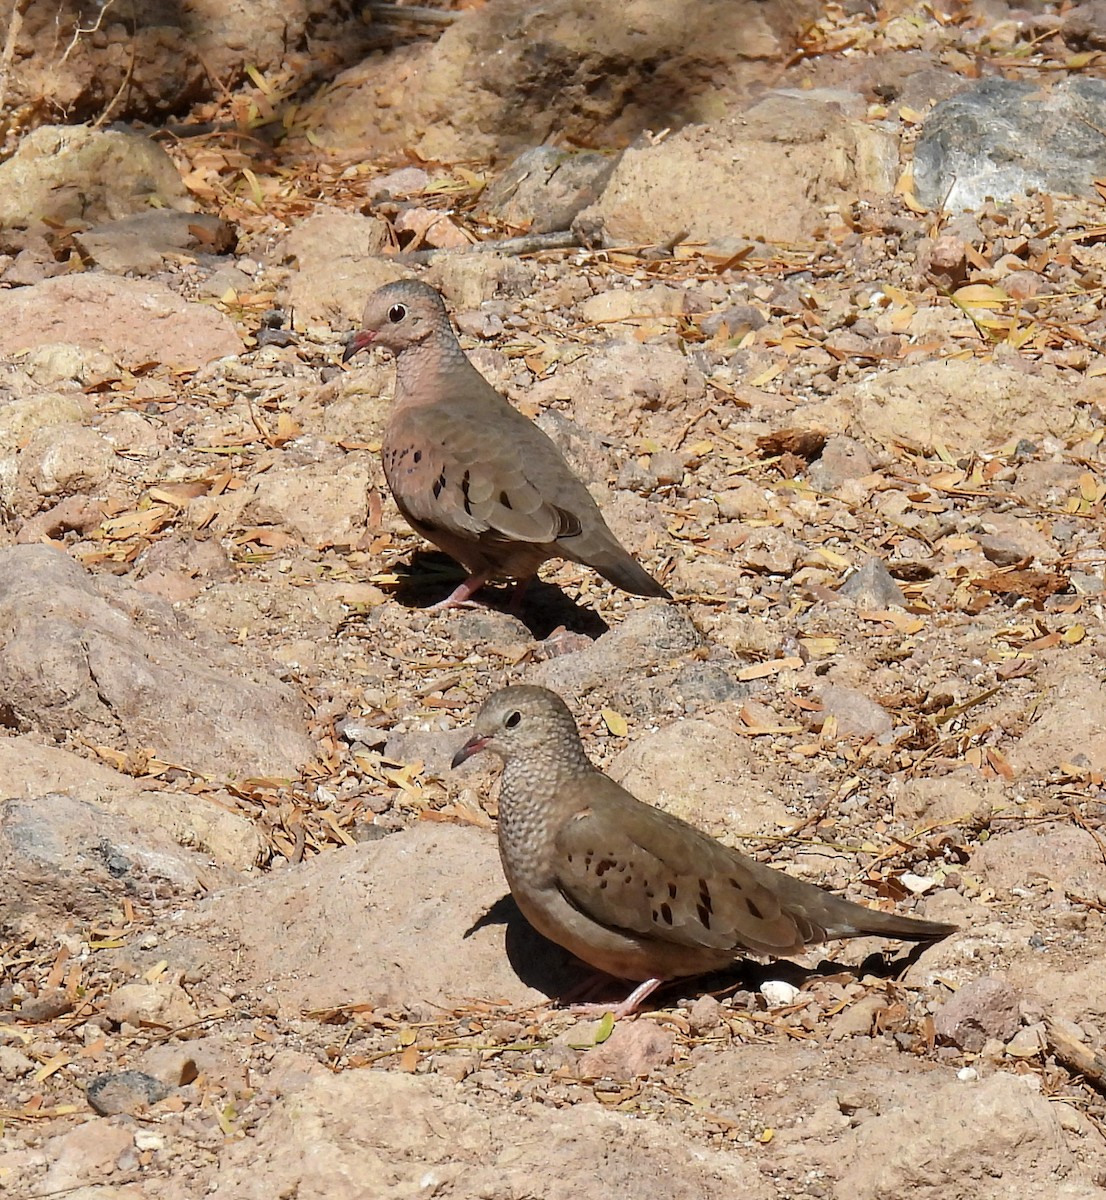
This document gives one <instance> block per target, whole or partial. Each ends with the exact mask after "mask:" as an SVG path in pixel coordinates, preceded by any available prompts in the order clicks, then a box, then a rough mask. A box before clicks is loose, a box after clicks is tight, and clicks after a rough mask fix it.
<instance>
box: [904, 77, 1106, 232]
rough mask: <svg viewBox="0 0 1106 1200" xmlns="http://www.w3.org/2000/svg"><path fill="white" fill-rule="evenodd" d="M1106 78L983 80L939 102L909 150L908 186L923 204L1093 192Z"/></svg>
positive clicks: (1105, 151) (957, 205)
mask: <svg viewBox="0 0 1106 1200" xmlns="http://www.w3.org/2000/svg"><path fill="white" fill-rule="evenodd" d="M1103 129H1106V82H1103V81H1102V80H1099V79H1064V80H1061V81H1060V82H1059V83H1057V84H1056V85H1055V87H1053V88H1051V89H1049V90H1048V91H1042V89H1041V86H1040V84H1038V83H1037V82H1036V81H1032V82H1030V81H1022V80H1014V79H985V80H983V81H982V82H980V83H978V84H976V85H975V86H974V87H972V88H970V89H969V90H967V91H964V92H961V93H960V94H959V95H956V96H953V97H952V98H951V99H949V100H943V101H942V102H941V103H940V104H938V105H937V106H936V107H935V108H934V109H933V111H932V112H931V113H930V114H929V116H928V118H927V119H926V122H925V125H924V126H923V127H922V133H921V136H920V137H919V138H918V143H917V145H916V146H915V148H914V188H915V191H916V192H917V196H918V199H919V200H920V201H921V202H922V203H923V204H925V205H926V206H927V207H929V208H941V207H944V208H947V209H948V210H950V211H951V212H958V211H960V210H962V209H976V208H979V207H981V206H982V205H983V204H984V203H985V201H986V200H987V198H988V197H991V198H992V199H994V200H997V201H999V202H1001V201H1004V200H1012V199H1013V198H1014V197H1015V196H1024V195H1027V194H1028V193H1029V192H1031V191H1041V192H1070V193H1074V194H1076V195H1093V194H1094V192H1093V187H1092V185H1093V182H1094V180H1095V179H1098V178H1101V177H1102V176H1103V175H1104V174H1106V139H1104V138H1103V136H1102V130H1103Z"/></svg>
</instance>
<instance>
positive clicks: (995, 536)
mask: <svg viewBox="0 0 1106 1200" xmlns="http://www.w3.org/2000/svg"><path fill="white" fill-rule="evenodd" d="M979 523H980V527H981V529H982V530H983V532H982V533H980V534H977V535H976V540H977V541H978V542H979V545H980V547H981V548H982V550H983V553H984V555H986V557H987V559H988V560H989V561H990V562H993V563H994V564H995V565H996V566H999V567H1008V566H1013V564H1014V563H1019V562H1023V561H1025V560H1029V561H1030V562H1037V563H1039V564H1040V565H1041V566H1051V565H1052V564H1053V563H1056V562H1059V561H1060V552H1059V551H1058V550H1057V549H1056V546H1055V545H1054V543H1053V542H1052V539H1051V538H1047V537H1045V535H1044V534H1043V533H1041V531H1040V530H1039V529H1036V528H1035V527H1034V526H1033V525H1031V524H1030V523H1029V522H1028V521H1026V520H1023V519H1022V518H1021V517H1016V516H1014V514H1013V513H984V514H983V515H982V516H981V517H980V521H979Z"/></svg>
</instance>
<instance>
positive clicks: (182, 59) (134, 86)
mask: <svg viewBox="0 0 1106 1200" xmlns="http://www.w3.org/2000/svg"><path fill="white" fill-rule="evenodd" d="M22 16H23V21H22V26H21V28H19V30H18V36H17V37H16V38H15V40H14V42H13V48H14V50H15V55H14V63H13V64H12V67H11V69H10V77H9V85H8V91H7V94H6V97H5V100H6V104H7V105H8V106H10V108H11V109H12V111H16V110H18V109H20V108H22V109H23V110H24V111H26V112H27V113H28V114H30V113H34V112H36V111H37V109H41V108H45V109H46V111H47V112H51V113H65V114H66V115H67V116H68V117H69V118H70V119H73V120H88V119H91V118H93V117H98V118H100V119H101V120H102V119H104V118H106V117H107V116H108V115H109V114H110V115H111V117H112V118H113V119H114V120H127V119H130V118H134V117H138V118H143V119H145V120H148V121H151V122H157V123H159V124H161V123H164V121H165V119H166V116H167V115H168V114H170V113H172V112H177V113H182V114H183V113H187V112H188V110H189V109H190V108H191V107H192V106H193V105H194V104H196V103H197V102H198V101H202V100H205V99H211V98H212V97H224V96H225V95H226V94H227V89H228V88H233V87H234V86H235V84H236V83H238V81H240V80H241V79H242V78H243V76H244V74H245V70H246V68H247V67H253V68H254V69H255V70H256V71H258V72H259V73H260V74H261V75H269V74H270V72H279V71H282V70H283V71H290V72H292V74H293V75H294V76H295V77H297V78H302V77H305V75H306V76H307V77H310V66H309V64H311V65H314V66H316V67H317V66H319V65H320V64H323V63H325V64H327V66H326V69H327V70H328V71H332V70H333V69H334V66H335V65H344V64H346V63H349V62H356V61H358V59H359V57H360V55H361V54H363V53H364V52H365V51H366V50H367V49H369V48H370V47H371V46H373V45H374V44H379V36H378V34H377V33H376V31H377V30H378V29H379V26H377V25H376V24H375V23H373V24H371V25H370V24H368V23H366V22H364V21H362V20H361V19H360V15H359V12H358V10H357V9H356V8H355V7H354V6H351V5H349V4H347V3H344V2H342V3H335V2H334V0H297V2H296V3H295V4H289V3H287V0H250V2H249V3H243V2H242V0H235V2H234V3H226V0H174V2H173V3H171V4H157V3H145V2H143V3H142V4H140V5H139V6H137V7H135V8H133V9H128V10H127V13H126V19H123V13H122V11H120V12H116V11H115V10H114V9H112V10H109V11H106V12H105V13H104V14H103V16H102V17H99V13H98V12H96V13H94V14H93V15H91V16H90V15H89V13H88V12H86V11H84V10H82V9H80V8H77V7H71V6H69V5H65V6H63V7H62V8H61V9H58V8H56V7H55V8H54V9H50V8H44V7H43V6H42V5H39V4H32V5H28V6H27V8H26V11H25V12H24V13H23V14H22ZM98 17H99V19H97V18H98ZM5 23H6V18H5ZM9 36H11V35H9ZM47 96H48V97H49V98H50V99H49V105H48V106H46V105H44V104H43V98H44V97H47ZM23 119H27V118H26V117H24V118H23ZM262 136H264V131H262Z"/></svg>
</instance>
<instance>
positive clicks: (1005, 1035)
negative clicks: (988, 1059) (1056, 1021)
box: [934, 975, 1019, 1054]
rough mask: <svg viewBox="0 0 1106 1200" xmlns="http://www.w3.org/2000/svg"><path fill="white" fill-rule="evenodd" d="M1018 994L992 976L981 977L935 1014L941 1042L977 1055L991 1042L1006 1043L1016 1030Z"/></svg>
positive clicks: (935, 1024) (966, 986) (968, 984)
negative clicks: (992, 1039)
mask: <svg viewBox="0 0 1106 1200" xmlns="http://www.w3.org/2000/svg"><path fill="white" fill-rule="evenodd" d="M1018 1020H1019V1009H1018V993H1017V992H1016V991H1014V989H1013V988H1012V987H1011V986H1010V985H1009V984H1008V983H1006V982H1005V980H1002V979H997V978H996V977H995V976H993V975H983V976H980V978H978V979H973V980H972V981H971V982H970V983H966V984H964V986H963V987H962V988H961V989H960V990H959V991H958V992H956V994H955V995H954V996H953V997H952V998H951V999H950V1000H946V1001H945V1003H944V1004H943V1005H942V1006H941V1008H939V1009H938V1010H937V1015H936V1017H935V1018H934V1026H935V1028H936V1030H937V1036H938V1037H939V1038H940V1039H941V1040H942V1041H944V1042H949V1043H950V1044H951V1045H953V1046H958V1047H959V1048H960V1049H961V1050H966V1051H968V1052H969V1053H972V1054H978V1053H979V1051H980V1050H982V1049H983V1046H984V1044H985V1043H986V1042H987V1041H988V1040H990V1039H991V1038H996V1039H997V1040H998V1041H1000V1042H1005V1041H1006V1040H1007V1039H1009V1038H1011V1037H1012V1036H1013V1035H1014V1033H1015V1031H1016V1030H1017V1028H1018Z"/></svg>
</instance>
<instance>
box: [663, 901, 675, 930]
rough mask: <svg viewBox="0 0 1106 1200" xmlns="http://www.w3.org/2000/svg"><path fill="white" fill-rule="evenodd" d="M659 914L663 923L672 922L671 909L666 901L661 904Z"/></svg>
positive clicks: (668, 923)
mask: <svg viewBox="0 0 1106 1200" xmlns="http://www.w3.org/2000/svg"><path fill="white" fill-rule="evenodd" d="M661 916H662V917H663V918H664V923H665V924H666V925H671V924H672V909H670V908H669V907H668V902H667V901H666V902H665V903H664V904H662V905H661Z"/></svg>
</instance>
